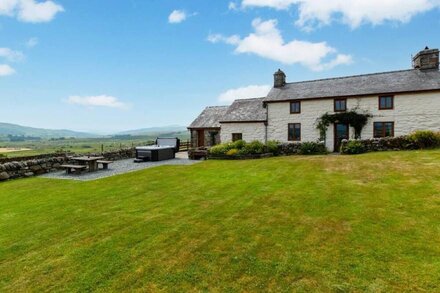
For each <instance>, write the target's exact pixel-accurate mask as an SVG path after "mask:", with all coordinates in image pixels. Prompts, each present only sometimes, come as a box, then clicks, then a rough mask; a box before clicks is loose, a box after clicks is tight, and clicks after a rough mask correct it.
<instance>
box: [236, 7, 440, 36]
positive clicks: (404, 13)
mask: <svg viewBox="0 0 440 293" xmlns="http://www.w3.org/2000/svg"><path fill="white" fill-rule="evenodd" d="M292 5H297V6H298V10H299V19H298V20H297V21H296V24H297V25H298V26H301V27H304V28H306V29H310V28H312V27H313V26H315V25H316V24H318V25H328V24H330V23H331V22H332V21H333V20H335V19H336V20H339V21H342V22H343V23H345V24H347V25H349V26H350V27H352V28H356V27H359V26H360V25H361V24H364V23H371V24H373V25H379V24H382V23H384V22H387V21H392V22H402V23H404V22H408V21H409V20H411V18H412V17H414V16H415V15H417V14H420V13H423V12H426V11H429V10H432V9H434V8H436V7H437V8H438V7H440V0H349V1H348V0H325V1H317V0H242V7H244V8H246V7H270V8H274V9H278V10H281V9H288V8H289V7H290V6H292Z"/></svg>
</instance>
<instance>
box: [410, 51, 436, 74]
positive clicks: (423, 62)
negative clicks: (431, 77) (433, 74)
mask: <svg viewBox="0 0 440 293" xmlns="http://www.w3.org/2000/svg"><path fill="white" fill-rule="evenodd" d="M438 55H439V51H438V49H429V48H428V47H426V48H425V50H422V51H420V52H419V53H417V54H416V56H414V57H413V68H414V69H419V70H429V69H437V70H439V65H438V61H439V59H438Z"/></svg>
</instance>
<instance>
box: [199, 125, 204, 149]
mask: <svg viewBox="0 0 440 293" xmlns="http://www.w3.org/2000/svg"><path fill="white" fill-rule="evenodd" d="M197 146H198V147H203V146H205V131H204V130H203V129H202V130H197Z"/></svg>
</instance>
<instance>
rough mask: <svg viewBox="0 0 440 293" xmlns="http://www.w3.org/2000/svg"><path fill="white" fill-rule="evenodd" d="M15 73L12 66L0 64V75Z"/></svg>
mask: <svg viewBox="0 0 440 293" xmlns="http://www.w3.org/2000/svg"><path fill="white" fill-rule="evenodd" d="M14 73H15V70H14V68H12V67H11V66H9V65H6V64H0V76H8V75H12V74H14Z"/></svg>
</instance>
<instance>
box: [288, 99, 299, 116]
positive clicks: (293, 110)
mask: <svg viewBox="0 0 440 293" xmlns="http://www.w3.org/2000/svg"><path fill="white" fill-rule="evenodd" d="M299 113H301V102H300V101H294V102H290V114H299Z"/></svg>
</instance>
